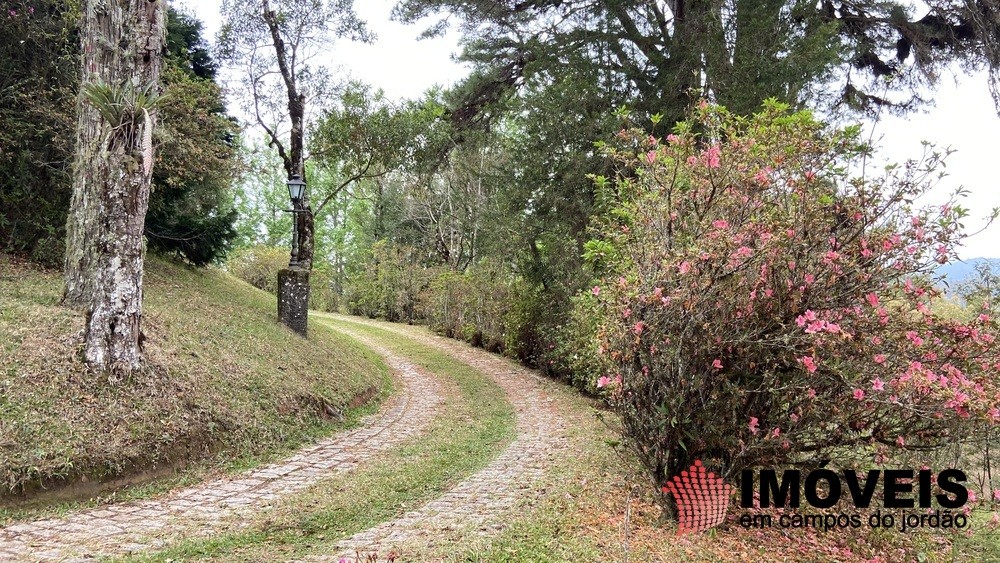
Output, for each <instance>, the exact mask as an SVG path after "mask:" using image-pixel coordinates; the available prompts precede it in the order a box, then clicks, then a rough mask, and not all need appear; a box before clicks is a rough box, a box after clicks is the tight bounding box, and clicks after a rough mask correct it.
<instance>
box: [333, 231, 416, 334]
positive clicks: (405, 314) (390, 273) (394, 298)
mask: <svg viewBox="0 0 1000 563" xmlns="http://www.w3.org/2000/svg"><path fill="white" fill-rule="evenodd" d="M369 252H370V254H369V255H368V256H366V257H365V259H364V260H363V261H362V263H363V267H362V268H361V269H360V270H358V271H357V272H355V273H354V274H353V275H351V276H350V277H349V278H348V280H347V295H346V303H347V310H348V312H350V313H351V314H352V315H364V316H367V317H371V318H373V319H374V318H381V319H386V320H389V321H406V322H409V323H412V322H413V321H414V320H417V319H421V318H423V311H422V310H421V309H420V299H419V296H420V292H421V291H422V290H423V289H424V288H425V287H426V286H427V284H428V283H429V282H430V279H431V277H432V276H433V274H434V271H433V270H432V269H429V268H426V267H424V266H422V265H420V264H418V263H417V262H416V261H415V260H414V256H416V255H417V254H418V253H417V252H416V251H415V250H414V249H413V248H410V247H406V246H399V245H395V244H392V243H389V242H387V241H385V240H381V241H378V242H376V243H375V244H373V245H372V248H371V250H370V251H369Z"/></svg>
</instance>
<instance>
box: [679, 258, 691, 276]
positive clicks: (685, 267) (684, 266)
mask: <svg viewBox="0 0 1000 563" xmlns="http://www.w3.org/2000/svg"><path fill="white" fill-rule="evenodd" d="M677 269H678V270H680V272H681V273H682V274H686V273H688V272H690V271H691V264H689V263H688V262H687V261H684V262H681V263H680V265H679V266H677Z"/></svg>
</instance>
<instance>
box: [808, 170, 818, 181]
mask: <svg viewBox="0 0 1000 563" xmlns="http://www.w3.org/2000/svg"><path fill="white" fill-rule="evenodd" d="M815 179H816V173H815V172H813V171H812V170H806V181H807V182H812V181H813V180H815Z"/></svg>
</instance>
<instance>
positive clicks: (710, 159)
mask: <svg viewBox="0 0 1000 563" xmlns="http://www.w3.org/2000/svg"><path fill="white" fill-rule="evenodd" d="M721 154H722V151H721V150H720V149H719V146H718V145H712V146H711V147H709V148H708V150H707V151H705V158H706V160H707V163H708V167H709V168H718V167H719V156H721Z"/></svg>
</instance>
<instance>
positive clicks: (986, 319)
mask: <svg viewBox="0 0 1000 563" xmlns="http://www.w3.org/2000/svg"><path fill="white" fill-rule="evenodd" d="M978 318H979V322H981V323H988V322H990V316H989V315H987V314H985V313H984V314H982V315H979V317H978Z"/></svg>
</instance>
